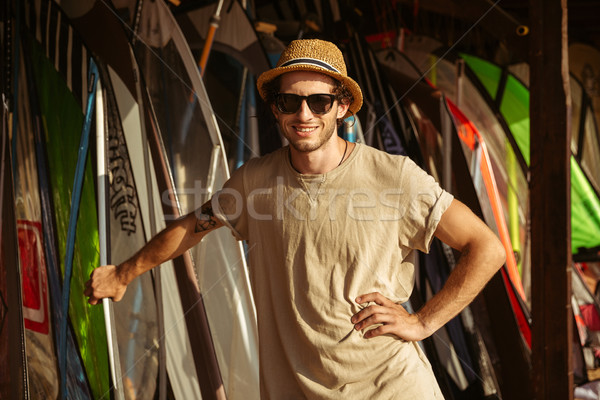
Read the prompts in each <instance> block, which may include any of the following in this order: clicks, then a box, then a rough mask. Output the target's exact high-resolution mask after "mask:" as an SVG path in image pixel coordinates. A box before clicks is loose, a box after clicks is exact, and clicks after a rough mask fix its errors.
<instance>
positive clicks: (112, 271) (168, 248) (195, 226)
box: [84, 200, 223, 304]
mask: <svg viewBox="0 0 600 400" xmlns="http://www.w3.org/2000/svg"><path fill="white" fill-rule="evenodd" d="M221 226H223V223H222V222H221V221H220V220H219V219H217V218H216V217H215V216H214V213H213V210H212V204H211V201H210V200H209V201H208V202H206V203H204V205H202V207H200V208H199V209H198V210H196V211H194V212H191V213H189V214H188V215H186V216H184V217H181V218H179V219H177V220H176V221H174V222H172V223H171V224H169V226H167V227H166V228H165V229H164V230H162V231H161V232H159V233H158V234H157V235H156V236H154V237H153V238H152V239H151V240H150V241H149V242H148V243H146V245H145V246H144V247H142V248H141V249H140V250H139V251H138V252H137V253H136V254H135V255H134V256H133V257H131V258H130V259H129V260H127V261H125V262H123V263H122V264H120V265H103V266H100V267H98V268H96V269H95V270H94V271H93V272H92V274H91V275H90V279H89V280H88V281H87V282H86V283H85V287H86V289H85V291H84V294H85V295H86V296H88V297H89V299H88V302H89V303H90V304H98V302H99V301H100V300H101V299H103V298H112V299H113V300H114V301H119V300H121V299H122V298H123V295H124V294H125V290H126V289H127V285H128V284H129V283H130V282H131V281H132V280H133V279H134V278H136V277H137V276H139V275H141V274H143V273H144V272H146V271H148V270H150V269H152V268H154V267H155V266H157V265H160V264H162V263H164V262H166V261H169V260H171V259H173V258H175V257H178V256H180V255H181V254H183V253H184V252H185V251H187V250H188V249H189V248H191V247H193V246H194V245H196V244H198V242H200V240H202V238H203V237H204V236H205V235H206V234H207V233H209V232H211V231H213V230H215V229H217V228H220V227H221Z"/></svg>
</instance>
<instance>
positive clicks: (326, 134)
mask: <svg viewBox="0 0 600 400" xmlns="http://www.w3.org/2000/svg"><path fill="white" fill-rule="evenodd" d="M336 127H337V126H336V125H334V126H332V127H330V129H329V130H327V131H323V132H322V133H321V135H320V136H319V138H318V141H317V142H303V141H298V142H293V141H291V140H290V139H289V137H287V139H288V142H289V143H290V146H292V147H293V148H294V150H296V151H298V152H299V153H310V152H311V151H315V150H318V149H320V148H321V147H323V145H325V143H327V142H328V141H329V140H330V139H331V136H332V135H333V133H334V132H335V130H336Z"/></svg>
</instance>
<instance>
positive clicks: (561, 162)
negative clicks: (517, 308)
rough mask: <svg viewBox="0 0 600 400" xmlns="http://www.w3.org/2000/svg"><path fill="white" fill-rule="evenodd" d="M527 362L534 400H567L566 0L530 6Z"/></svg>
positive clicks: (568, 191)
mask: <svg viewBox="0 0 600 400" xmlns="http://www.w3.org/2000/svg"><path fill="white" fill-rule="evenodd" d="M529 4H530V15H529V18H530V21H531V38H530V49H529V52H530V68H531V69H530V76H531V81H530V106H529V110H530V119H531V120H530V121H531V135H530V137H531V164H530V167H531V168H530V172H531V177H530V178H531V180H530V196H531V197H530V202H531V203H530V204H531V240H532V242H531V264H532V271H531V278H532V279H531V281H532V286H531V288H532V318H533V327H532V333H533V336H532V364H533V387H534V392H535V399H544V400H552V399H556V400H559V399H560V400H565V399H571V400H572V399H573V374H572V370H573V368H572V364H573V363H572V358H571V347H572V344H571V339H572V329H573V315H572V309H571V302H570V297H571V197H570V194H571V179H570V171H571V170H570V164H569V162H570V154H571V152H570V141H571V138H570V129H569V125H570V124H569V120H570V99H569V92H570V89H569V76H568V72H569V71H568V69H569V67H568V52H567V0H530V2H529Z"/></svg>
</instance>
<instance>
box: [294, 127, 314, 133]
mask: <svg viewBox="0 0 600 400" xmlns="http://www.w3.org/2000/svg"><path fill="white" fill-rule="evenodd" d="M314 129H315V128H296V130H297V131H298V132H310V131H312V130H314Z"/></svg>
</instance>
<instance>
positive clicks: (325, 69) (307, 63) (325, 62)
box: [256, 39, 363, 117]
mask: <svg viewBox="0 0 600 400" xmlns="http://www.w3.org/2000/svg"><path fill="white" fill-rule="evenodd" d="M292 71H314V72H320V73H322V74H325V75H329V76H331V77H332V78H334V79H337V80H338V81H340V82H342V83H343V84H344V86H346V87H347V88H348V90H350V93H352V96H353V97H354V101H353V102H352V104H350V107H349V108H348V112H347V113H346V115H345V116H346V117H348V116H349V115H351V114H356V113H357V112H358V110H360V107H361V106H362V102H363V96H362V92H361V90H360V87H359V86H358V84H357V83H356V82H355V81H354V80H353V79H352V78H350V77H348V74H347V72H346V64H345V63H344V56H343V55H342V52H341V51H340V49H338V48H337V46H336V45H334V44H333V43H331V42H326V41H323V40H318V39H305V40H294V41H292V42H291V43H290V44H289V46H288V47H286V49H285V50H284V51H283V53H281V57H280V58H279V61H278V62H277V66H276V67H275V68H273V69H270V70H268V71H265V72H263V73H262V74H261V75H260V76H259V77H258V80H257V82H256V86H257V87H258V93H260V96H261V97H262V98H263V100H265V97H266V93H265V92H264V90H263V86H264V84H265V83H267V82H269V81H271V80H273V79H275V78H276V77H278V76H279V75H281V74H284V73H286V72H292Z"/></svg>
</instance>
